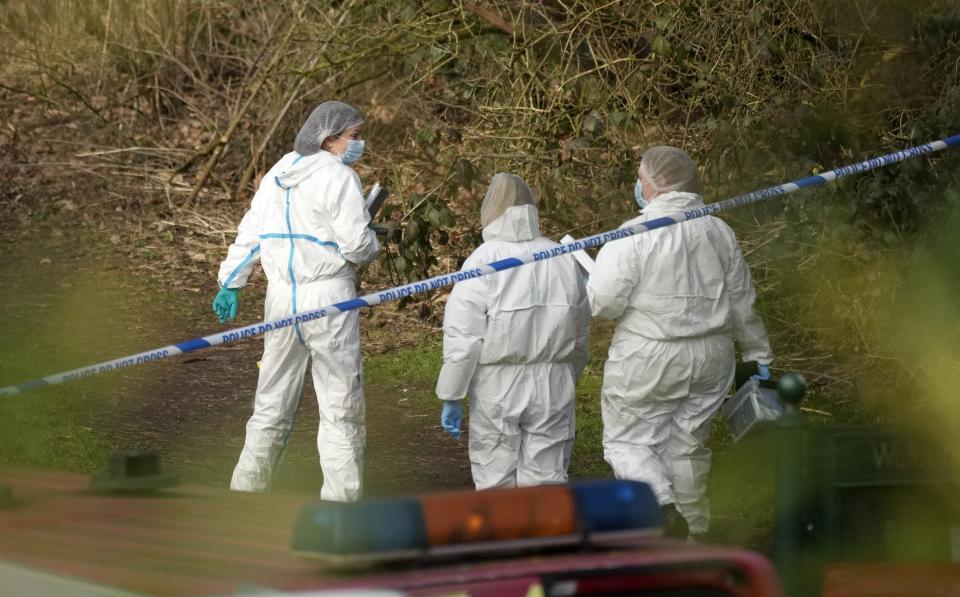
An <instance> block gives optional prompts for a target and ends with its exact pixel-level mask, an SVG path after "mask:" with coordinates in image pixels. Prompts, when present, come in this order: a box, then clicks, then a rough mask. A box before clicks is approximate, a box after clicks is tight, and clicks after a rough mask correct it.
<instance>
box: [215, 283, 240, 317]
mask: <svg viewBox="0 0 960 597" xmlns="http://www.w3.org/2000/svg"><path fill="white" fill-rule="evenodd" d="M239 294H240V290H239V289H236V288H221V289H220V292H218V293H217V296H216V298H214V299H213V312H214V313H216V314H217V317H219V318H220V323H224V322H226V321H227V320H228V319H231V320H232V319H233V318H234V317H236V316H237V307H239V306H240V300H239Z"/></svg>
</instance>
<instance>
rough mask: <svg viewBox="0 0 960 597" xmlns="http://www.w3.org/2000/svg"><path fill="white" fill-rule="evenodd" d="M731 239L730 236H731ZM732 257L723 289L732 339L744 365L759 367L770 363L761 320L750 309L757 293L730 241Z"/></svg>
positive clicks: (771, 354)
mask: <svg viewBox="0 0 960 597" xmlns="http://www.w3.org/2000/svg"><path fill="white" fill-rule="evenodd" d="M731 236H732V235H731ZM732 240H733V254H732V256H731V260H730V267H729V271H728V272H727V287H728V289H729V292H730V309H731V311H732V314H733V337H734V339H735V340H736V341H737V343H738V344H740V351H741V353H742V354H743V360H744V361H756V362H758V363H760V364H761V365H769V364H770V363H771V362H773V350H772V349H771V348H770V340H769V338H767V330H766V328H765V327H764V325H763V320H762V319H760V316H759V315H757V312H756V311H754V309H753V303H754V301H756V299H757V293H756V291H755V290H754V288H753V278H752V277H751V275H750V268H749V267H748V266H747V261H746V259H744V257H743V251H741V250H740V244H739V243H737V240H736V238H733V239H732Z"/></svg>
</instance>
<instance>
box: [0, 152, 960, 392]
mask: <svg viewBox="0 0 960 597" xmlns="http://www.w3.org/2000/svg"><path fill="white" fill-rule="evenodd" d="M958 145H960V135H954V136H951V137H947V138H945V139H941V140H939V141H933V142H931V143H926V144H924V145H919V146H917V147H911V148H909V149H904V150H902V151H898V152H895V153H891V154H888V155H885V156H882V157H877V158H873V159H870V160H867V161H865V162H860V163H857V164H852V165H849V166H843V167H841V168H837V169H836V170H831V171H829V172H824V173H823V174H817V175H816V176H809V177H807V178H802V179H800V180H796V181H793V182H788V183H786V184H782V185H777V186H774V187H770V188H766V189H761V190H759V191H753V192H752V193H747V194H746V195H740V196H737V197H733V198H732V199H726V200H724V201H719V202H717V203H711V204H710V205H706V206H704V207H701V208H697V209H692V210H689V211H685V212H683V213H678V214H675V215H671V216H664V217H661V218H655V219H653V220H648V221H646V222H641V223H638V224H633V225H631V226H625V227H623V228H619V229H617V230H610V231H607V232H602V233H600V234H595V235H593V236H588V237H585V238H582V239H580V240H576V241H573V242H569V243H566V244H562V245H559V246H557V247H555V248H553V249H551V250H549V251H538V252H536V253H528V254H526V255H518V256H517V257H509V258H507V259H501V260H499V261H494V262H493V263H488V264H486V265H483V266H480V267H475V268H473V269H469V270H461V271H458V272H453V273H449V274H443V275H441V276H435V277H433V278H428V279H426V280H421V281H419V282H413V283H411V284H405V285H403V286H396V287H394V288H390V289H387V290H384V291H381V292H376V293H373V294H367V295H365V296H361V297H358V298H355V299H352V300H349V301H344V302H341V303H337V304H335V305H330V306H329V307H324V308H322V309H314V310H313V311H305V312H303V313H298V314H296V315H291V316H288V317H284V318H282V319H277V320H274V321H267V322H260V323H255V324H252V325H248V326H244V327H240V328H235V329H232V330H227V331H225V332H220V333H217V334H212V335H210V336H204V337H202V338H194V339H192V340H187V341H185V342H180V343H179V344H171V345H170V346H164V347H163V348H157V349H155V350H150V351H147V352H141V353H139V354H135V355H130V356H126V357H121V358H119V359H114V360H112V361H105V362H103V363H97V364H95V365H89V366H87V367H81V368H79V369H73V370H72V371H66V372H63V373H57V374H55V375H49V376H47V377H43V378H40V379H34V380H32V381H28V382H24V383H20V384H16V385H12V386H7V387H5V388H0V396H13V395H16V394H22V393H24V392H26V391H28V390H33V389H37V388H42V387H45V386H50V385H54V384H59V383H63V382H65V381H72V380H75V379H81V378H84V377H89V376H91V375H97V374H98V373H106V372H108V371H114V370H116V369H124V368H126V367H131V366H133V365H139V364H141V363H149V362H151V361H159V360H161V359H165V358H168V357H172V356H175V355H178V354H183V353H187V352H193V351H195V350H200V349H201V348H209V347H211V346H217V345H219V344H225V343H227V342H234V341H237V340H244V339H246V338H252V337H254V336H259V335H261V334H265V333H267V332H270V331H273V330H279V329H283V328H287V327H290V326H297V325H299V324H302V323H306V322H309V321H313V320H315V319H319V318H321V317H327V316H329V315H335V314H337V313H343V312H346V311H352V310H354V309H360V308H362V307H372V306H374V305H379V304H381V303H386V302H389V301H395V300H399V299H401V298H403V297H405V296H413V295H415V294H422V293H424V292H429V291H431V290H436V289H438V288H443V287H445V286H451V285H453V284H456V283H458V282H462V281H463V280H470V279H474V278H480V277H483V276H488V275H491V274H495V273H497V272H500V271H503V270H507V269H512V268H515V267H519V266H521V265H524V264H527V263H534V262H537V261H543V260H544V259H551V258H553V257H558V256H560V255H567V254H570V253H574V252H576V251H581V250H583V249H586V248H589V247H599V246H601V245H603V244H606V243H608V242H610V241H614V240H618V239H621V238H627V237H629V236H633V235H635V234H642V233H644V232H649V231H650V230H656V229H657V228H663V227H665V226H673V225H674V224H679V223H681V222H686V221H689V220H695V219H697V218H702V217H704V216H709V215H713V214H718V213H720V212H723V211H728V210H731V209H736V208H738V207H743V206H744V205H749V204H752V203H758V202H760V201H765V200H767V199H771V198H774V197H780V196H782V195H786V194H788V193H793V192H794V191H798V190H800V189H803V188H806V187H812V186H816V185H820V184H825V183H827V182H831V181H834V180H837V179H838V178H843V177H844V176H850V175H852V174H859V173H861V172H867V171H869V170H874V169H876V168H881V167H883V166H889V165H890V164H895V163H897V162H902V161H904V160H908V159H911V158H915V157H918V156H922V155H925V154H928V153H933V152H936V151H941V150H943V149H947V148H948V147H956V146H958Z"/></svg>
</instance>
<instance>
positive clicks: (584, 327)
mask: <svg viewBox="0 0 960 597" xmlns="http://www.w3.org/2000/svg"><path fill="white" fill-rule="evenodd" d="M589 357H590V301H589V299H588V298H587V289H586V284H585V280H584V279H583V277H582V276H581V277H580V304H579V305H577V341H576V344H575V345H574V347H573V373H574V379H575V380H579V379H580V375H581V374H582V373H583V370H584V369H585V368H586V366H587V360H588V359H589Z"/></svg>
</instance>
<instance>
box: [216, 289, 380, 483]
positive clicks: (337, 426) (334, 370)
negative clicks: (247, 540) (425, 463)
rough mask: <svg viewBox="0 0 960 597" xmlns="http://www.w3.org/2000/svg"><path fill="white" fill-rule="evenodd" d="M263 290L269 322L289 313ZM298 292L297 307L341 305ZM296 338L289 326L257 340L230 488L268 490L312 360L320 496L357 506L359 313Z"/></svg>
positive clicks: (279, 297)
mask: <svg viewBox="0 0 960 597" xmlns="http://www.w3.org/2000/svg"><path fill="white" fill-rule="evenodd" d="M351 284H352V282H351ZM270 290H271V289H268V293H267V316H268V319H270V318H279V317H282V316H283V315H282V314H283V309H284V308H289V307H285V302H284V299H285V298H286V297H285V296H284V295H283V294H282V293H280V292H271V291H270ZM320 290H323V289H320ZM288 292H289V291H288ZM305 293H306V294H308V296H307V297H302V295H300V294H298V297H302V298H301V304H302V303H303V302H306V301H305V300H304V298H305V299H310V298H313V299H314V300H312V301H310V302H312V303H316V302H319V301H323V300H326V301H329V302H328V303H323V304H330V303H332V302H336V301H337V300H343V297H342V296H338V293H327V292H319V294H320V295H322V296H319V297H311V296H309V294H310V293H313V294H318V289H316V288H313V289H310V288H308V289H306V291H305ZM340 294H342V293H340ZM328 295H329V296H328ZM287 302H289V301H287ZM278 311H279V312H280V314H279V315H278V314H277V312H278ZM301 332H302V335H303V342H301V341H300V338H299V337H298V336H297V334H296V331H295V330H294V328H293V327H288V328H283V329H280V330H275V331H272V332H269V333H267V334H266V336H265V337H264V350H263V359H262V361H261V364H260V377H259V379H258V381H257V394H256V397H255V399H254V409H253V415H252V416H251V417H250V420H249V421H248V422H247V435H246V440H245V442H244V446H243V451H242V452H241V454H240V459H239V461H238V463H237V466H236V469H235V470H234V472H233V478H232V480H231V483H230V488H231V489H234V490H238V491H268V490H269V489H270V485H271V479H272V476H273V473H274V471H275V470H276V468H277V466H278V465H279V463H280V460H281V459H282V457H283V452H284V449H285V448H286V445H287V441H288V440H289V437H290V433H291V431H292V429H293V424H294V421H295V420H296V412H297V408H298V406H299V403H300V397H301V395H302V393H303V378H304V374H305V369H306V365H307V362H308V359H311V358H312V361H313V366H312V374H313V383H314V388H315V390H316V392H317V402H318V407H319V412H320V417H319V418H320V424H319V430H318V433H317V448H318V450H319V452H320V467H321V469H322V470H323V488H322V489H321V492H320V497H321V498H322V499H325V500H330V501H356V500H359V499H360V497H361V496H362V492H363V449H364V441H365V437H366V428H365V425H364V416H365V410H364V396H363V386H362V382H361V376H362V369H361V354H360V329H359V318H358V315H357V313H356V312H355V311H354V312H350V313H346V314H342V315H334V316H332V317H325V318H322V319H319V320H315V321H312V322H310V323H307V324H304V325H303V326H301Z"/></svg>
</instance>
